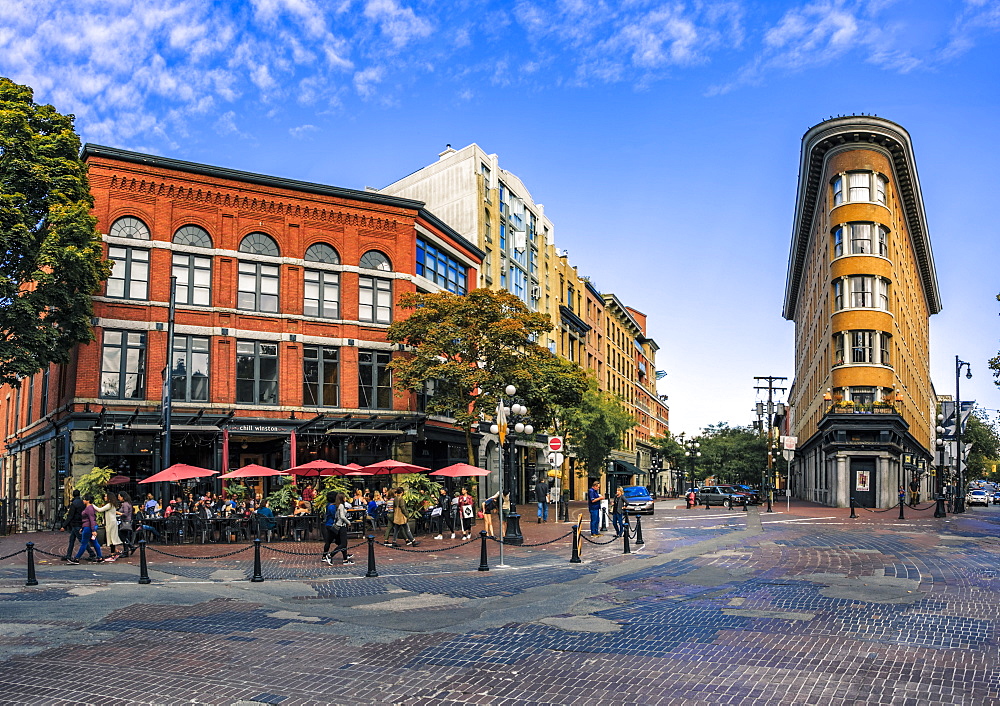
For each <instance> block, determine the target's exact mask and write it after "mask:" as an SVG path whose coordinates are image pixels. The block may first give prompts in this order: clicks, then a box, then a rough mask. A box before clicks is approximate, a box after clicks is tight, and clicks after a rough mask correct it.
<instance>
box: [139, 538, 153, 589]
mask: <svg viewBox="0 0 1000 706" xmlns="http://www.w3.org/2000/svg"><path fill="white" fill-rule="evenodd" d="M139 583H142V584H146V583H152V581H151V580H150V578H149V568H148V567H147V566H146V540H145V539H140V540H139Z"/></svg>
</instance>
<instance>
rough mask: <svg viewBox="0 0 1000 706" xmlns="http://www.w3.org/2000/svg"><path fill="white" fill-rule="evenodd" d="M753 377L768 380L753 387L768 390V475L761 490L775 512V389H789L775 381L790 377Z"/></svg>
mask: <svg viewBox="0 0 1000 706" xmlns="http://www.w3.org/2000/svg"><path fill="white" fill-rule="evenodd" d="M753 379H754V381H756V382H758V383H760V382H767V385H766V386H765V385H755V386H754V388H753V389H755V390H758V391H762V390H767V409H766V410H763V411H764V414H765V415H766V417H767V476H766V477H765V478H764V479H763V482H762V483H761V490H763V491H764V492H765V493H767V511H768V512H773V510H772V509H771V503H772V501H773V499H774V489H773V488H772V486H771V479H772V478H773V477H774V475H773V468H774V458H772V456H771V428H772V427H773V426H774V393H775V391H778V392H784V391H785V390H787V389H788V388H787V387H779V386H777V385H775V383H776V382H784V381H785V380H787V379H788V378H786V377H777V376H775V375H755V376H754V378H753ZM758 409H759V407H758ZM786 492H787V491H786Z"/></svg>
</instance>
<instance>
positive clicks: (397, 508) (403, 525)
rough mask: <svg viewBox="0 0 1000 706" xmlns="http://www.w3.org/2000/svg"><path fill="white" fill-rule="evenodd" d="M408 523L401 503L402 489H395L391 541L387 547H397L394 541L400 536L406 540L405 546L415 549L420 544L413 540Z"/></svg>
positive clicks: (404, 506)
mask: <svg viewBox="0 0 1000 706" xmlns="http://www.w3.org/2000/svg"><path fill="white" fill-rule="evenodd" d="M409 523H410V520H409V518H408V517H407V515H406V504H405V503H404V502H403V489H402V488H396V493H395V496H394V497H393V501H392V541H391V542H388V543H387V544H388V546H391V547H396V546H399V545H398V544H397V543H396V540H397V539H398V538H399V535H401V534H402V535H403V538H404V539H405V540H406V546H408V547H415V546H417V545H418V544H420V542H417V541H415V540H414V539H413V533H412V532H411V531H410V524H409Z"/></svg>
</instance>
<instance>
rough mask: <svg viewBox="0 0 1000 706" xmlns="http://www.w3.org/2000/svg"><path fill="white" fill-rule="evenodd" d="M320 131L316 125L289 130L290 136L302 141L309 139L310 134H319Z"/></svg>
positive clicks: (300, 126)
mask: <svg viewBox="0 0 1000 706" xmlns="http://www.w3.org/2000/svg"><path fill="white" fill-rule="evenodd" d="M318 130H319V128H318V127H316V126H315V125H299V126H298V127H293V128H291V129H289V131H288V134H289V135H291V136H292V137H294V138H295V139H296V140H301V139H304V138H306V137H308V136H309V135H310V134H312V133H314V132H317V131H318Z"/></svg>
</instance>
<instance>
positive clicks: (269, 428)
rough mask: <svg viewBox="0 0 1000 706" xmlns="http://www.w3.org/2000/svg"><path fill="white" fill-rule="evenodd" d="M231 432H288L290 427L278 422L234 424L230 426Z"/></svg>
mask: <svg viewBox="0 0 1000 706" xmlns="http://www.w3.org/2000/svg"><path fill="white" fill-rule="evenodd" d="M229 431H230V433H237V434H238V433H240V432H243V433H246V432H250V433H255V434H287V433H288V432H289V431H291V430H290V429H288V428H286V427H282V426H278V425H276V424H233V425H232V426H230V427H229Z"/></svg>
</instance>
